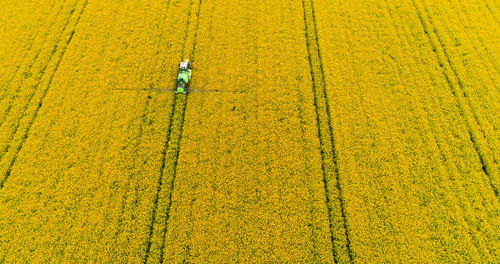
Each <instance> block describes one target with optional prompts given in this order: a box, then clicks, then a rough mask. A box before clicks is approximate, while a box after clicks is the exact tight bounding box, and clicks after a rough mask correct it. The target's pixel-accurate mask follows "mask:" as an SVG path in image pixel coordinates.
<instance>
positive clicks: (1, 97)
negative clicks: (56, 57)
mask: <svg viewBox="0 0 500 264" xmlns="http://www.w3.org/2000/svg"><path fill="white" fill-rule="evenodd" d="M56 3H57V1H54V2H53V3H52V5H50V8H49V11H48V14H49V15H47V17H45V19H41V20H43V22H42V26H41V27H40V28H39V30H36V31H35V32H34V33H33V34H31V36H30V40H29V44H28V47H27V50H26V51H25V52H24V54H23V58H22V59H21V60H19V62H20V63H21V65H18V64H14V65H15V66H16V69H15V70H14V72H12V73H11V74H10V76H9V78H8V81H7V82H6V84H5V89H2V90H1V92H2V94H1V95H0V102H3V100H4V99H5V98H6V97H8V94H9V93H8V91H9V88H11V87H10V86H11V85H10V84H11V82H12V80H14V78H15V77H17V76H18V74H19V72H20V69H23V68H24V67H23V66H25V65H29V66H28V67H31V65H32V64H33V62H34V60H36V57H38V55H35V57H34V58H32V59H31V61H30V63H25V61H26V60H29V54H30V51H31V49H32V48H33V44H34V42H35V40H36V39H37V38H38V36H39V35H40V33H41V31H42V30H44V29H49V28H50V27H49V26H46V25H45V24H47V23H49V22H50V14H52V13H53V12H52V10H53V9H54V7H56ZM60 7H61V8H60V9H59V10H58V11H57V12H56V17H57V16H58V14H59V12H60V11H61V9H62V5H61V6H60ZM52 24H53V23H52ZM46 36H47V35H45V37H46ZM14 65H11V66H14ZM28 71H29V69H28ZM21 72H24V71H21ZM0 105H3V103H1V104H0ZM7 105H10V103H9V104H7ZM4 114H5V113H4ZM3 116H4V115H2V117H3ZM2 122H3V118H2V119H0V124H1V123H2Z"/></svg>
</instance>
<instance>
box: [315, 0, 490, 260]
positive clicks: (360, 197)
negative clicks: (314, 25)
mask: <svg viewBox="0 0 500 264" xmlns="http://www.w3.org/2000/svg"><path fill="white" fill-rule="evenodd" d="M315 4H316V8H315V10H316V15H317V21H318V35H319V46H320V47H321V48H322V49H323V50H328V52H327V53H324V55H323V56H322V58H323V66H324V67H323V68H324V72H325V76H326V85H327V94H328V97H329V98H330V109H331V116H332V121H333V128H334V135H335V145H336V147H337V153H338V167H339V175H340V181H341V182H340V184H341V186H342V187H343V188H342V189H343V191H344V196H345V207H346V217H347V219H348V223H349V225H348V231H349V236H350V241H351V250H352V251H353V256H354V260H355V261H356V262H361V263H364V262H367V263H373V262H433V261H435V262H457V261H458V262H461V261H466V262H467V261H468V262H492V261H493V262H494V259H495V257H494V256H495V254H496V253H495V250H494V248H493V245H494V242H493V241H494V239H495V235H494V234H495V230H496V229H495V228H494V223H495V222H496V221H498V220H497V217H496V216H495V209H494V208H495V206H497V200H496V198H495V193H494V191H493V190H492V188H491V185H490V184H489V182H488V178H487V177H486V174H485V171H483V168H482V167H483V164H482V162H481V160H480V158H479V157H478V153H477V151H476V147H475V146H474V143H473V142H471V139H470V134H469V130H468V123H467V122H466V121H465V120H464V116H463V112H464V109H463V108H461V107H460V105H458V104H457V99H456V95H455V94H453V93H452V92H451V90H450V87H449V86H450V84H449V82H448V80H447V78H446V73H444V72H443V67H449V66H446V65H444V63H445V61H440V59H439V58H438V57H437V56H436V53H435V52H441V53H442V52H443V51H442V50H441V51H439V50H437V49H436V47H433V43H432V42H430V41H429V34H431V33H430V32H429V30H427V29H426V28H425V27H424V26H425V25H427V24H428V23H431V22H430V20H429V18H428V17H427V16H422V19H423V22H422V21H421V19H419V11H420V9H418V8H417V7H419V2H417V5H415V4H414V3H413V2H412V1H403V2H398V3H393V2H391V1H382V2H380V1H351V2H349V3H340V4H339V5H336V6H332V5H330V4H329V3H328V2H327V1H315ZM448 10H450V11H448V12H453V11H452V9H448ZM440 29H441V28H438V29H436V31H439V30H440ZM446 34H447V35H451V36H453V35H452V34H451V33H448V32H447V33H446ZM446 47H447V48H448V46H447V45H446ZM438 48H439V47H438ZM433 50H434V51H433ZM447 56H453V55H452V54H448V55H447ZM471 56H476V55H475V54H471ZM445 59H446V58H445ZM476 59H477V58H476ZM450 60H451V61H452V62H453V61H455V63H457V61H458V60H457V58H451V59H450ZM483 64H484V65H488V64H487V63H485V62H484V61H483ZM457 74H458V75H459V77H460V78H465V77H464V76H462V75H464V73H461V72H457ZM483 83H484V84H487V83H488V82H487V81H485V82H482V81H478V84H477V85H482V84H483ZM470 89H472V88H470ZM490 92H491V91H490ZM476 100H478V101H479V100H480V99H479V98H478V99H476ZM465 111H469V113H468V114H469V115H470V114H471V111H472V110H470V109H469V110H468V109H466V110H465ZM478 115H479V116H485V117H484V118H492V117H491V116H488V115H490V114H489V113H486V112H482V113H480V114H478ZM486 116H488V117H486ZM490 157H491V156H490Z"/></svg>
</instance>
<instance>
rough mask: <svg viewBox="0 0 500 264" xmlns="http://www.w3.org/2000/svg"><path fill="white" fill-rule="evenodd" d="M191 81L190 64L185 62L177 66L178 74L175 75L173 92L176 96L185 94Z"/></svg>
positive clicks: (187, 61)
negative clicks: (175, 86) (175, 80)
mask: <svg viewBox="0 0 500 264" xmlns="http://www.w3.org/2000/svg"><path fill="white" fill-rule="evenodd" d="M190 81H191V63H190V62H189V60H185V61H183V62H181V63H180V65H179V74H177V88H176V89H175V92H176V93H178V94H184V93H187V92H188V90H189V84H190Z"/></svg>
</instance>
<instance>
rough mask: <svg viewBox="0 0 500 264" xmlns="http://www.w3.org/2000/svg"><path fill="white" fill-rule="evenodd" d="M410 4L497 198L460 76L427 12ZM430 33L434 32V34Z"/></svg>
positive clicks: (477, 124)
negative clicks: (469, 116)
mask: <svg viewBox="0 0 500 264" xmlns="http://www.w3.org/2000/svg"><path fill="white" fill-rule="evenodd" d="M412 3H413V6H414V7H415V10H416V13H417V16H418V19H419V21H420V24H421V26H422V28H423V31H424V33H425V35H426V37H427V40H428V42H429V44H430V45H431V47H432V50H433V51H434V54H435V55H436V58H437V61H438V63H439V67H440V68H441V69H442V73H443V76H444V77H445V79H446V81H447V83H448V87H449V88H450V91H451V93H452V94H453V97H454V98H455V101H456V104H457V106H458V109H459V110H460V114H461V116H462V117H463V119H464V121H465V126H466V130H467V133H468V135H469V139H470V141H471V144H472V147H473V148H474V150H475V152H476V153H477V156H478V159H479V162H480V163H481V168H482V170H483V172H484V174H485V175H486V176H487V178H488V183H489V185H490V186H491V189H492V190H493V192H494V193H495V196H497V197H498V188H497V186H496V185H495V183H494V181H493V178H494V175H493V173H494V169H495V168H492V167H491V166H490V165H489V164H490V163H494V162H495V161H489V158H488V157H487V155H485V154H484V152H483V148H482V147H481V146H480V144H479V142H478V140H477V139H478V138H483V139H485V140H486V141H487V139H486V137H485V135H484V131H482V127H481V123H480V122H479V117H478V116H477V113H476V112H475V111H474V108H473V107H472V105H471V102H470V100H468V99H467V96H466V95H465V91H464V84H463V81H462V80H461V78H460V75H459V74H458V72H457V70H456V69H455V67H454V66H453V63H452V62H451V60H450V57H449V54H448V52H447V50H446V47H445V46H444V44H443V41H442V40H441V37H440V35H439V34H438V33H437V31H436V27H435V26H434V24H433V22H432V19H431V18H430V16H429V15H428V11H427V10H426V8H425V7H424V8H421V7H419V5H417V3H416V0H412ZM424 15H425V16H426V17H427V18H428V23H426V21H425V19H424ZM432 32H434V34H433V33H432ZM433 36H434V37H435V39H436V40H435V41H434V40H433ZM440 53H442V54H444V55H443V56H444V57H445V58H442V56H441V55H440ZM447 68H449V69H450V70H451V73H450V72H449V71H450V70H448V69H447ZM454 82H456V83H457V84H458V85H455V83H454ZM462 95H463V96H462ZM462 97H463V98H462ZM463 101H465V102H463ZM467 112H469V113H470V114H471V115H472V119H473V120H470V118H467ZM476 126H477V127H478V128H477V130H479V131H475V130H476V129H474V128H475V127H476ZM478 132H479V134H480V135H479V136H478V135H477V134H478Z"/></svg>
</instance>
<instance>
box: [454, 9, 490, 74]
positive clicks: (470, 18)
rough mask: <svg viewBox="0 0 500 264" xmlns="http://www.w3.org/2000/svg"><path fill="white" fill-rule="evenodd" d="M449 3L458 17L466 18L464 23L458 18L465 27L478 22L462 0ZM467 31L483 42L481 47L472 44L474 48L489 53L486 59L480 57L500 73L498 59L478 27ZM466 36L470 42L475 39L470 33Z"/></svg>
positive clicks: (479, 51) (477, 51)
mask: <svg viewBox="0 0 500 264" xmlns="http://www.w3.org/2000/svg"><path fill="white" fill-rule="evenodd" d="M448 3H449V5H450V6H452V8H453V10H454V12H455V13H456V14H457V17H463V18H465V20H466V22H467V23H464V22H463V19H458V20H459V21H460V24H461V25H462V27H463V28H464V29H465V28H467V26H468V25H473V24H474V23H476V22H475V21H473V20H474V17H473V16H472V15H471V13H470V11H469V10H468V8H467V7H466V5H465V4H464V3H463V2H462V1H452V0H448ZM484 17H485V16H481V17H480V19H484ZM495 22H496V21H495ZM481 24H488V22H482V23H481ZM469 27H470V26H469ZM467 32H468V33H474V35H475V36H476V39H477V40H478V42H479V43H480V44H481V45H480V47H478V46H476V45H472V46H473V47H474V50H475V51H476V54H478V55H479V54H480V53H481V52H483V53H486V54H487V55H488V56H486V59H484V58H483V57H480V58H483V60H484V61H487V63H488V64H490V65H491V66H492V67H493V69H494V70H495V72H496V74H498V73H499V66H498V61H497V60H495V57H494V56H493V54H492V52H491V50H490V49H488V46H487V45H486V44H485V43H484V41H485V39H484V38H483V37H481V36H480V34H479V33H478V29H477V28H474V29H471V30H467ZM466 36H467V39H468V40H469V41H470V42H473V39H471V37H470V35H468V34H467V35H466ZM488 73H489V76H490V78H491V80H492V81H493V83H496V80H495V78H494V77H493V76H492V74H491V73H490V72H488Z"/></svg>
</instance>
